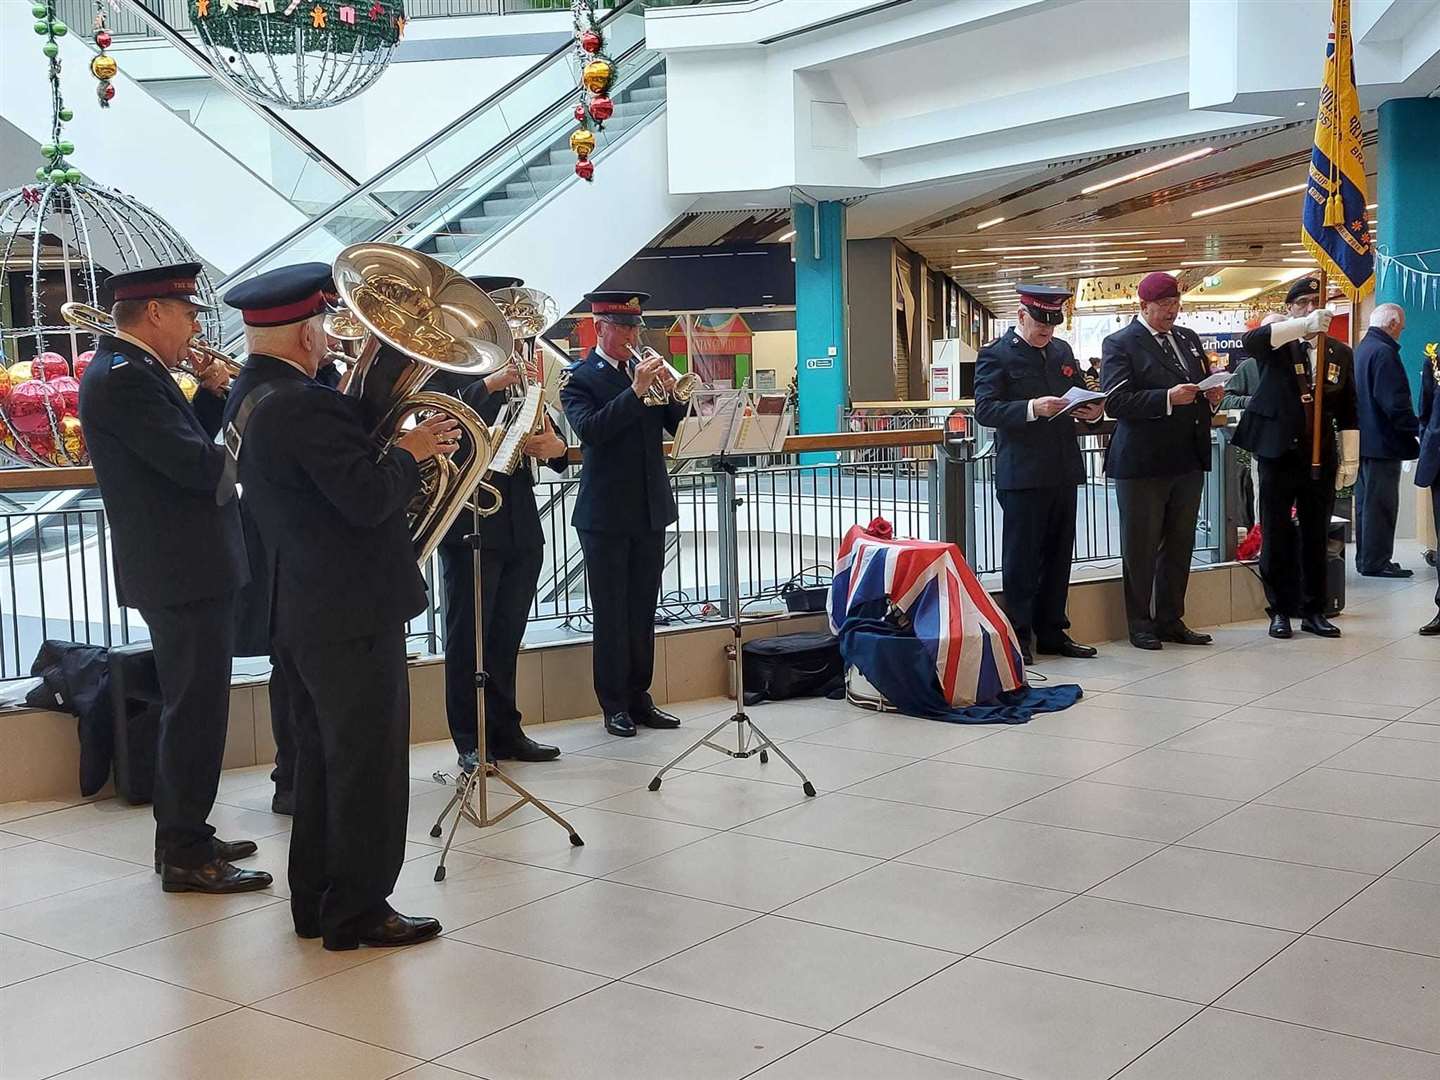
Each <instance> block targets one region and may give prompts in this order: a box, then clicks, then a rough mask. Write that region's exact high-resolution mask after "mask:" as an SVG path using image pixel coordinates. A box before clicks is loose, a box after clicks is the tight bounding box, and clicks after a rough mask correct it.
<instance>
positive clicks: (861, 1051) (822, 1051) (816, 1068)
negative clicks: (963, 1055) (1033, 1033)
mask: <svg viewBox="0 0 1440 1080" xmlns="http://www.w3.org/2000/svg"><path fill="white" fill-rule="evenodd" d="M819 1077H824V1078H825V1080H886V1078H894V1080H900V1078H902V1077H903V1078H904V1080H1005V1078H1004V1077H1001V1076H1000V1075H999V1074H997V1073H990V1072H981V1071H980V1070H979V1069H971V1068H967V1067H966V1066H964V1065H955V1064H953V1063H951V1062H949V1061H941V1060H939V1059H938V1058H933V1057H921V1056H920V1055H919V1054H911V1053H907V1052H906V1051H904V1050H896V1049H893V1048H892V1047H889V1046H877V1045H876V1044H875V1043H868V1042H861V1041H860V1040H859V1039H847V1038H845V1036H843V1035H822V1036H821V1037H820V1038H818V1039H816V1040H815V1041H814V1042H812V1043H809V1044H808V1045H806V1046H802V1047H801V1048H800V1049H799V1050H796V1051H795V1052H794V1053H793V1054H789V1055H787V1056H785V1057H783V1058H781V1059H780V1060H779V1061H777V1062H775V1064H773V1065H767V1066H765V1068H763V1069H761V1070H760V1071H759V1072H757V1073H755V1074H754V1076H753V1080H818V1078H819Z"/></svg>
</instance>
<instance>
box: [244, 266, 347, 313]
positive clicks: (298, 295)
mask: <svg viewBox="0 0 1440 1080" xmlns="http://www.w3.org/2000/svg"><path fill="white" fill-rule="evenodd" d="M225 303H227V304H229V305H230V306H231V307H232V308H236V309H237V310H239V311H240V313H241V314H242V315H243V316H244V317H245V325H246V326H289V325H290V324H291V323H297V322H304V321H305V320H306V319H313V318H314V317H315V316H316V315H323V314H325V313H326V312H327V311H331V310H332V309H333V308H334V307H335V303H336V295H335V281H334V279H333V277H332V276H331V273H330V264H329V263H322V262H308V263H297V264H296V265H294V266H280V267H277V268H275V269H274V270H267V271H265V273H263V274H259V275H257V276H255V277H253V278H251V279H250V280H249V281H244V282H241V283H240V284H239V285H236V286H235V287H234V288H233V289H231V290H230V291H229V292H227V293H226V294H225Z"/></svg>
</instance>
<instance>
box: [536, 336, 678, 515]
mask: <svg viewBox="0 0 1440 1080" xmlns="http://www.w3.org/2000/svg"><path fill="white" fill-rule="evenodd" d="M568 371H569V381H568V382H567V383H566V384H565V389H563V390H562V391H560V402H561V404H562V405H564V407H565V415H566V417H567V418H568V419H569V421H570V426H571V427H572V428H573V429H574V430H575V434H576V435H577V436H578V437H579V439H580V449H581V454H582V465H581V469H580V494H579V496H578V497H577V498H576V500H575V513H574V515H573V516H572V517H571V519H570V520H571V523H572V524H573V525H574V526H575V528H577V529H582V530H584V529H588V530H591V531H593V532H611V533H625V534H629V535H632V536H636V535H640V534H643V533H648V532H660V531H663V530H664V529H665V527H666V526H668V525H669V524H670V523H671V522H673V521H675V520H676V519H677V518H678V517H679V514H678V512H677V511H676V509H675V495H674V492H673V491H671V488H670V474H669V472H668V471H667V470H666V467H665V453H664V449H663V443H664V441H665V433H666V432H667V431H668V432H669V433H670V434H671V435H673V434H674V433H675V428H676V427H677V426H678V425H679V423H680V421H681V420H682V419H684V417H685V412H686V408H687V406H685V405H682V404H679V403H676V402H672V403H670V404H669V405H663V406H651V405H646V404H645V403H644V402H643V401H641V400H640V397H639V395H637V394H636V393H635V392H634V391H633V390H631V388H630V377H629V376H628V375H626V374H625V372H623V371H620V370H618V369H617V368H616V367H615V365H613V364H611V363H610V362H609V361H607V360H605V359H604V358H603V357H601V356H600V354H599V353H598V352H596V351H595V350H594V349H591V350H590V352H589V353H588V354H586V356H585V358H584V359H583V360H580V361H578V362H577V363H574V364H572V365H570V367H569V369H568Z"/></svg>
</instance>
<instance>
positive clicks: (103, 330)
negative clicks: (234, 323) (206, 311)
mask: <svg viewBox="0 0 1440 1080" xmlns="http://www.w3.org/2000/svg"><path fill="white" fill-rule="evenodd" d="M60 317H61V318H63V319H64V320H65V321H66V322H67V323H69V324H70V325H71V326H78V327H80V328H81V329H82V330H89V331H90V332H91V333H92V334H109V335H114V333H115V320H114V319H112V318H111V317H110V313H109V312H108V311H105V310H103V309H101V308H97V307H94V306H93V305H91V304H82V303H80V302H79V301H75V300H70V301H67V302H66V303H64V304H61V305H60ZM190 353H191V355H192V356H195V357H200V358H204V359H206V360H209V361H210V362H211V363H213V364H219V365H220V366H221V367H222V368H224V369H225V371H226V372H228V373H229V375H230V377H231V378H232V379H233V378H234V377H235V376H236V375H239V374H240V369H241V368H243V367H244V366H245V365H244V364H242V363H241V362H240V361H239V360H236V359H235V358H234V357H232V356H227V355H225V353H223V352H221V351H220V350H219V349H217V348H215V347H214V346H212V345H207V344H206V343H205V342H204V341H202V340H201V339H200V338H198V337H197V338H195V340H194V341H192V342H190ZM180 370H181V371H184V372H186V373H187V374H189V375H192V376H194V375H195V366H194V364H193V363H192V362H191V361H188V360H182V361H181V362H180ZM196 377H198V376H196Z"/></svg>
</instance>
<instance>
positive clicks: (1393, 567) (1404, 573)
mask: <svg viewBox="0 0 1440 1080" xmlns="http://www.w3.org/2000/svg"><path fill="white" fill-rule="evenodd" d="M1360 576H1361V577H1387V578H1407V577H1414V576H1415V571H1414V570H1407V569H1405V567H1403V566H1401V565H1400V564H1399V563H1393V562H1392V563H1391V564H1390V565H1389V566H1382V567H1381V568H1380V569H1379V570H1361V571H1360Z"/></svg>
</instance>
